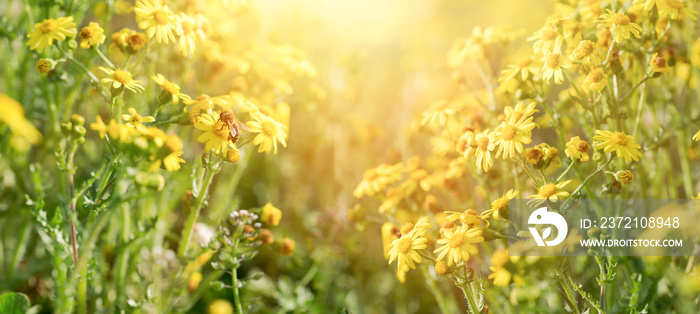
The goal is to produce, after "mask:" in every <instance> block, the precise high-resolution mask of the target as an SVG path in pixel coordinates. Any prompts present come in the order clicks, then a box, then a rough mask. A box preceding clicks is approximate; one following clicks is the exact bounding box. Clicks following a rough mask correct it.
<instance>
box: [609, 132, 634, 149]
mask: <svg viewBox="0 0 700 314" xmlns="http://www.w3.org/2000/svg"><path fill="white" fill-rule="evenodd" d="M611 139H612V141H613V142H614V143H615V144H617V145H620V146H627V144H628V143H629V141H630V140H629V139H628V138H627V135H625V134H624V133H621V132H615V134H613V136H612V138H611Z"/></svg>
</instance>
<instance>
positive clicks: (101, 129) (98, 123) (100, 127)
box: [90, 116, 107, 138]
mask: <svg viewBox="0 0 700 314" xmlns="http://www.w3.org/2000/svg"><path fill="white" fill-rule="evenodd" d="M90 129H92V130H94V131H97V132H98V133H99V134H100V138H105V133H107V125H106V124H105V123H104V121H102V117H100V116H97V117H95V122H93V123H90Z"/></svg>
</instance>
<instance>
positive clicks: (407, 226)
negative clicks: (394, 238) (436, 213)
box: [401, 222, 415, 234]
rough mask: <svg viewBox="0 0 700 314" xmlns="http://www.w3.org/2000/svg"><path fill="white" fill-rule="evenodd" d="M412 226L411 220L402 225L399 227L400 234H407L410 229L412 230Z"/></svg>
mask: <svg viewBox="0 0 700 314" xmlns="http://www.w3.org/2000/svg"><path fill="white" fill-rule="evenodd" d="M413 227H415V226H414V225H413V223H412V222H409V223H407V224H405V225H403V227H401V234H408V233H409V232H411V230H413Z"/></svg>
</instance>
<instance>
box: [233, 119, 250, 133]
mask: <svg viewBox="0 0 700 314" xmlns="http://www.w3.org/2000/svg"><path fill="white" fill-rule="evenodd" d="M235 119H236V123H238V127H239V128H241V129H243V130H246V131H247V132H250V128H249V127H248V126H247V125H246V124H245V123H243V122H241V120H238V118H235Z"/></svg>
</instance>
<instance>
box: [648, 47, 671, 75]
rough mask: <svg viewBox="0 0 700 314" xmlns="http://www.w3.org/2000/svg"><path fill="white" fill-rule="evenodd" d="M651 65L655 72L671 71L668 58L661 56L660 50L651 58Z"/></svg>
mask: <svg viewBox="0 0 700 314" xmlns="http://www.w3.org/2000/svg"><path fill="white" fill-rule="evenodd" d="M649 66H650V67H651V69H652V70H654V72H659V73H666V72H668V71H671V67H670V66H668V64H666V59H664V57H660V56H659V53H658V52H655V53H654V56H653V57H651V60H649Z"/></svg>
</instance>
